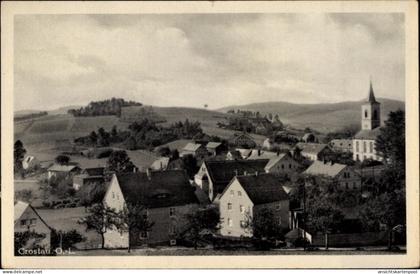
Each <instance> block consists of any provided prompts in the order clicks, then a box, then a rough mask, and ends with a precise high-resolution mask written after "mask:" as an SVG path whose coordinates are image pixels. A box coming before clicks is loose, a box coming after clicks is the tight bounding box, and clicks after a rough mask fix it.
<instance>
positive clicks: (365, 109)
mask: <svg viewBox="0 0 420 274" xmlns="http://www.w3.org/2000/svg"><path fill="white" fill-rule="evenodd" d="M380 125H381V104H380V103H379V102H378V101H376V98H375V94H374V93H373V87H372V80H371V81H370V86H369V95H368V98H367V100H366V102H365V103H364V104H363V105H362V129H363V130H372V129H375V128H377V127H379V126H380Z"/></svg>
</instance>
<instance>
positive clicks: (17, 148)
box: [13, 140, 26, 173]
mask: <svg viewBox="0 0 420 274" xmlns="http://www.w3.org/2000/svg"><path fill="white" fill-rule="evenodd" d="M25 154H26V149H25V148H24V147H23V143H22V141H20V140H17V141H16V142H15V145H14V151H13V156H14V171H15V173H16V172H21V171H22V169H23V167H22V161H23V159H24V158H25Z"/></svg>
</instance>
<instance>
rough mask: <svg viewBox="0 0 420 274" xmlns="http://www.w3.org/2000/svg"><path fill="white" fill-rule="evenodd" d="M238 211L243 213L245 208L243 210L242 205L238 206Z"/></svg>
mask: <svg viewBox="0 0 420 274" xmlns="http://www.w3.org/2000/svg"><path fill="white" fill-rule="evenodd" d="M239 211H240V212H241V213H244V212H245V208H244V206H243V205H240V206H239Z"/></svg>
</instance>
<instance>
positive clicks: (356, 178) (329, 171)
mask: <svg viewBox="0 0 420 274" xmlns="http://www.w3.org/2000/svg"><path fill="white" fill-rule="evenodd" d="M303 174H308V175H315V176H322V177H324V178H328V179H330V180H333V181H335V182H336V183H337V184H338V185H339V187H340V188H341V189H351V190H356V189H360V187H361V178H360V175H359V174H358V173H357V172H355V171H354V169H353V167H351V166H348V165H343V164H338V163H333V162H327V161H325V162H324V161H315V162H314V163H313V164H312V165H310V166H309V167H308V169H306V170H305V171H304V172H303Z"/></svg>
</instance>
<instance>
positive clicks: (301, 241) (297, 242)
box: [293, 237, 310, 247]
mask: <svg viewBox="0 0 420 274" xmlns="http://www.w3.org/2000/svg"><path fill="white" fill-rule="evenodd" d="M305 244H306V246H309V245H310V242H309V241H308V239H306V238H303V237H299V238H297V239H296V240H295V241H294V242H293V245H294V246H295V247H304V246H305Z"/></svg>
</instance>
